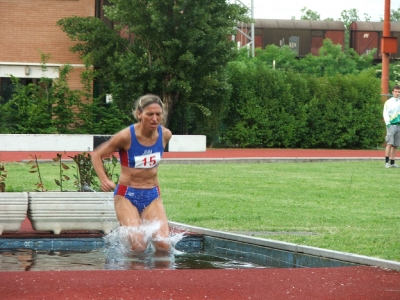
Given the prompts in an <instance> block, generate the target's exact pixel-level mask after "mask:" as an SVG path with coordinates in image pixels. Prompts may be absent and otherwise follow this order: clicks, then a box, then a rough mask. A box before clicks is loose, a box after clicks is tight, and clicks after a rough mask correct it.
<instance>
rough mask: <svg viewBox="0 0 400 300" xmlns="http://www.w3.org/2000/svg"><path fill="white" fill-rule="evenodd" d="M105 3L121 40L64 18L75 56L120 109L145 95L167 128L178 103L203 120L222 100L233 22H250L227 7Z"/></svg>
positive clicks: (197, 0)
mask: <svg viewBox="0 0 400 300" xmlns="http://www.w3.org/2000/svg"><path fill="white" fill-rule="evenodd" d="M110 2H111V3H112V5H111V6H107V7H104V10H105V12H106V15H107V17H108V18H109V19H110V20H112V21H114V22H115V23H118V24H119V26H118V29H119V30H120V32H121V33H123V34H122V36H120V37H117V36H118V34H116V33H115V32H114V33H113V31H112V30H106V29H105V28H106V27H105V26H102V25H100V24H99V22H98V21H93V20H91V19H86V22H83V20H85V19H83V18H78V17H73V18H66V19H63V20H60V22H59V25H60V26H61V28H62V29H63V30H64V31H65V32H67V33H68V35H69V36H70V37H71V38H72V39H75V40H78V41H80V43H79V46H77V47H75V48H74V49H73V51H76V52H79V53H80V54H81V55H82V56H91V57H92V59H93V65H94V67H95V68H96V69H100V70H102V71H100V72H99V74H100V75H101V78H100V79H102V80H104V81H108V82H109V83H110V88H109V89H110V92H112V94H113V99H114V101H116V102H118V103H119V105H118V106H119V107H120V108H123V107H124V110H125V111H127V110H128V107H131V106H132V105H131V101H132V98H137V97H138V96H140V95H141V94H143V93H149V92H151V93H155V94H158V95H160V96H161V97H162V99H163V102H164V105H165V119H164V124H165V125H166V126H167V125H168V123H169V121H170V119H171V117H172V115H173V110H174V107H175V106H176V105H177V103H178V102H185V101H186V102H188V103H195V104H196V105H193V108H194V109H198V107H201V109H203V111H205V112H207V111H210V109H209V107H210V108H211V107H213V105H218V101H220V100H221V99H225V98H226V96H225V94H226V93H228V92H229V86H228V85H227V83H226V82H227V80H226V78H227V74H226V71H225V67H226V65H227V63H228V62H229V61H231V60H232V59H233V58H234V57H235V54H236V50H235V46H234V42H232V41H230V40H229V36H231V35H232V34H233V33H234V26H235V25H236V24H237V23H238V22H242V21H243V22H249V21H250V20H249V18H248V17H247V16H246V14H247V8H245V7H243V6H240V5H236V4H230V3H227V2H226V1H225V0H193V1H190V2H188V1H186V0H174V1H170V0H149V1H142V0H131V1H126V0H110ZM78 24H79V26H78ZM103 31H104V32H103ZM102 41H104V45H103V44H102V43H101V42H102ZM101 58H102V59H101Z"/></svg>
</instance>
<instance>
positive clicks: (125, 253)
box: [103, 220, 184, 270]
mask: <svg viewBox="0 0 400 300" xmlns="http://www.w3.org/2000/svg"><path fill="white" fill-rule="evenodd" d="M160 226H161V222H160V221H158V220H155V221H152V222H144V223H143V224H141V225H140V226H138V227H132V226H120V227H118V228H117V229H116V230H114V231H112V232H111V233H109V234H108V235H106V236H105V237H103V239H104V242H105V249H104V252H105V253H106V264H107V268H108V269H118V270H121V269H154V268H163V269H165V268H166V269H173V268H174V264H175V259H174V254H177V252H178V253H180V251H177V250H176V249H175V245H176V244H177V243H178V242H179V241H180V240H181V239H182V238H183V237H184V233H171V234H170V236H169V237H168V238H160V237H156V238H152V237H153V234H155V233H156V232H157V231H158V230H159V229H160ZM132 236H134V237H137V236H138V237H140V238H143V241H144V242H147V245H148V247H147V249H146V251H144V252H143V253H137V252H134V251H132V250H131V246H130V243H129V237H132ZM160 240H164V241H166V242H168V243H169V244H170V245H171V250H170V251H169V252H161V253H160V252H156V251H155V248H154V246H153V244H152V241H160Z"/></svg>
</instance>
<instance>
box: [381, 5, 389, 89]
mask: <svg viewBox="0 0 400 300" xmlns="http://www.w3.org/2000/svg"><path fill="white" fill-rule="evenodd" d="M385 37H390V0H385V14H384V19H383V40H384V39H385ZM381 53H382V79H381V88H382V94H383V95H388V94H389V53H387V52H386V50H385V48H384V47H383V45H381Z"/></svg>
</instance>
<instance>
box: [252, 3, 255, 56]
mask: <svg viewBox="0 0 400 300" xmlns="http://www.w3.org/2000/svg"><path fill="white" fill-rule="evenodd" d="M251 19H252V22H251V56H253V57H254V46H255V45H254V44H255V43H256V41H255V40H254V0H251Z"/></svg>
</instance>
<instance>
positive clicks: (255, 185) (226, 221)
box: [6, 161, 400, 261]
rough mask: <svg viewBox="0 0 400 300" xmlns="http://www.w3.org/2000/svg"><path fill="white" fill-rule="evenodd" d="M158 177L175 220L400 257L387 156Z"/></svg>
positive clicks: (24, 186) (13, 171) (12, 177)
mask: <svg viewBox="0 0 400 300" xmlns="http://www.w3.org/2000/svg"><path fill="white" fill-rule="evenodd" d="M6 166H7V168H8V172H9V173H8V175H9V176H8V178H7V181H6V183H7V188H8V189H11V190H13V191H21V190H30V191H31V190H33V189H34V184H35V182H37V173H34V174H30V173H28V171H27V170H28V169H29V166H28V165H26V164H21V163H19V164H16V163H12V164H11V163H10V164H7V165H6ZM40 168H41V170H42V171H41V173H42V176H43V178H44V181H45V186H46V187H47V188H48V189H49V190H59V188H58V187H57V186H56V185H55V183H54V179H57V178H59V177H58V169H57V167H56V166H52V165H51V164H40ZM68 172H70V175H69V177H71V178H72V177H73V175H72V173H73V172H75V170H74V169H70V170H68ZM159 179H160V185H161V191H162V197H163V200H164V204H165V208H166V211H167V215H168V218H169V220H171V221H175V222H180V223H185V224H189V225H193V226H199V227H205V228H210V229H216V230H223V231H230V232H246V233H250V232H251V234H253V235H254V236H257V237H262V238H268V239H274V240H280V241H286V242H292V243H297V244H302V245H308V246H315V247H319V248H326V249H332V250H337V251H345V252H351V253H356V254H361V255H367V256H373V257H379V258H382V259H389V260H396V261H400V250H399V249H400V200H399V190H400V189H399V183H400V180H399V179H400V169H385V168H384V167H383V163H382V161H358V162H318V163H317V162H313V163H299V162H297V163H258V164H245V163H241V164H234V163H226V164H179V165H178V164H176V165H175V164H162V165H161V166H160V167H159ZM72 181H73V179H71V180H70V181H68V182H64V187H65V189H67V190H68V189H69V190H76V188H74V186H73V184H72Z"/></svg>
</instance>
